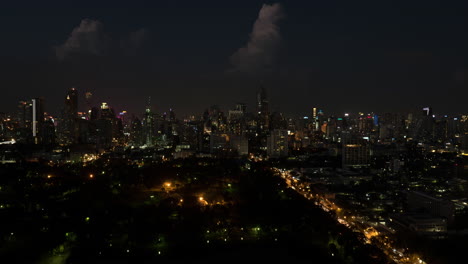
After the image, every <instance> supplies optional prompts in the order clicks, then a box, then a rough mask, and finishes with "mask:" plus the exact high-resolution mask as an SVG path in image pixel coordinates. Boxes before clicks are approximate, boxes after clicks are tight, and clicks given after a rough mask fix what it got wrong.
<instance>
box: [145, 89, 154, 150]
mask: <svg viewBox="0 0 468 264" xmlns="http://www.w3.org/2000/svg"><path fill="white" fill-rule="evenodd" d="M154 131H155V129H154V114H153V112H151V97H149V98H148V104H147V105H146V109H145V117H144V119H143V136H144V143H145V145H146V146H148V147H150V146H153V142H154V139H153V136H154Z"/></svg>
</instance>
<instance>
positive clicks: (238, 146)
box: [230, 135, 249, 156]
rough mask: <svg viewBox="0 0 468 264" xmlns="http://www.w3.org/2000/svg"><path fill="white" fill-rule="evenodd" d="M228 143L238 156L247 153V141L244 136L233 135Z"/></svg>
mask: <svg viewBox="0 0 468 264" xmlns="http://www.w3.org/2000/svg"><path fill="white" fill-rule="evenodd" d="M230 144H231V148H232V149H234V150H236V151H237V153H238V154H239V155H240V156H242V155H247V154H249V141H248V140H247V138H246V137H244V136H238V135H233V136H231V137H230Z"/></svg>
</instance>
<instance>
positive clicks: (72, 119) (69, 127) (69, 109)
mask: <svg viewBox="0 0 468 264" xmlns="http://www.w3.org/2000/svg"><path fill="white" fill-rule="evenodd" d="M77 116H78V91H77V90H76V89H75V88H71V89H69V90H68V92H67V95H66V97H65V107H64V109H63V111H62V122H61V123H60V138H61V142H62V143H63V144H65V145H69V144H73V143H76V138H77V131H76V129H77V126H76V119H77Z"/></svg>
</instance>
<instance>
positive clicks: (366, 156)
mask: <svg viewBox="0 0 468 264" xmlns="http://www.w3.org/2000/svg"><path fill="white" fill-rule="evenodd" d="M341 141H342V166H343V167H367V166H369V165H370V147H369V140H368V139H364V138H363V137H362V136H359V135H353V134H351V133H349V132H343V133H342V136H341Z"/></svg>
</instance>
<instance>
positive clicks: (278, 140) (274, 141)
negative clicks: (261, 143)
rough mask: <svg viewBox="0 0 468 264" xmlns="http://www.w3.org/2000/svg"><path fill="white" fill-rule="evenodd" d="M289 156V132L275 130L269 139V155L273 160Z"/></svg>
mask: <svg viewBox="0 0 468 264" xmlns="http://www.w3.org/2000/svg"><path fill="white" fill-rule="evenodd" d="M288 154H289V146H288V131H287V130H286V129H274V130H272V131H271V133H270V135H269V136H268V137H267V155H268V156H269V157H271V158H281V157H287V156H288Z"/></svg>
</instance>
